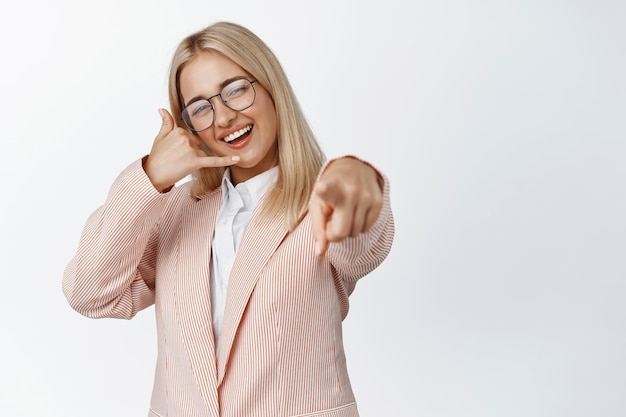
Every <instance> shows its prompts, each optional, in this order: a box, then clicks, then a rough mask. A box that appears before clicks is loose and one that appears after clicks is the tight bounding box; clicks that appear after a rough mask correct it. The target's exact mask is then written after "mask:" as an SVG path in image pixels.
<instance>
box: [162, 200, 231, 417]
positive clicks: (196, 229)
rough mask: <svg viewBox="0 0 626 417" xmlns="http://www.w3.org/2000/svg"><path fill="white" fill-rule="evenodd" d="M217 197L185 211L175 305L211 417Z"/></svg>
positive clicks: (214, 400) (215, 410)
mask: <svg viewBox="0 0 626 417" xmlns="http://www.w3.org/2000/svg"><path fill="white" fill-rule="evenodd" d="M214 193H215V194H217V195H213V193H211V195H209V196H206V197H205V198H203V199H201V200H199V201H193V202H191V203H190V204H189V205H188V206H187V207H186V208H185V210H184V213H183V218H182V223H181V232H180V240H179V242H178V251H179V253H178V261H177V276H176V284H175V294H174V302H175V303H176V308H175V311H176V314H177V315H178V322H179V323H181V325H180V332H181V335H182V338H183V340H184V346H185V347H186V349H187V359H188V360H189V361H190V363H191V368H192V370H193V373H194V377H195V379H196V383H197V385H198V387H199V390H200V393H201V394H202V397H203V398H204V399H205V402H206V404H207V406H208V407H209V409H211V410H212V411H213V413H212V414H211V415H218V412H219V402H218V398H217V367H216V361H215V338H214V336H213V322H212V316H211V284H210V279H211V270H210V268H211V240H212V238H213V230H214V228H215V218H216V217H217V212H218V210H219V206H220V201H221V190H220V189H218V190H216V191H215V192H214Z"/></svg>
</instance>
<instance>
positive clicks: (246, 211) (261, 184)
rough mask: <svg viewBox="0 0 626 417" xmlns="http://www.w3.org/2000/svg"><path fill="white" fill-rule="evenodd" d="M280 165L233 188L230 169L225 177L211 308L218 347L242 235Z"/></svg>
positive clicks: (214, 250)
mask: <svg viewBox="0 0 626 417" xmlns="http://www.w3.org/2000/svg"><path fill="white" fill-rule="evenodd" d="M277 178H278V166H275V167H273V168H271V169H268V170H267V171H265V172H263V173H261V174H259V175H257V176H256V177H253V178H250V179H249V180H248V181H245V182H242V183H239V184H237V186H233V183H232V182H231V180H230V168H228V169H226V172H224V177H223V178H222V207H221V208H220V211H219V213H218V214H217V219H216V220H215V234H214V235H213V244H212V251H211V263H212V274H211V307H212V311H211V312H212V314H213V335H214V337H215V346H216V347H217V345H218V342H219V336H220V333H221V330H222V321H223V319H224V307H225V306H226V292H227V290H228V277H229V275H230V270H231V268H232V267H233V263H234V262H235V256H236V255H237V250H238V249H239V246H240V245H241V240H242V239H243V233H244V231H245V230H246V226H247V225H248V223H249V222H250V219H251V218H252V212H253V211H254V209H255V207H256V206H257V203H258V202H259V200H260V199H261V197H263V195H264V194H265V193H266V192H267V191H268V190H269V189H270V188H271V187H272V186H273V185H274V184H275V183H276V179H277Z"/></svg>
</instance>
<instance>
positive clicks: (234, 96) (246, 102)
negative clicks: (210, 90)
mask: <svg viewBox="0 0 626 417" xmlns="http://www.w3.org/2000/svg"><path fill="white" fill-rule="evenodd" d="M221 96H222V101H223V102H224V104H226V105H227V106H228V107H230V108H231V109H233V110H236V111H241V110H245V109H247V108H248V107H250V106H252V103H254V99H255V97H256V92H255V91H254V87H252V83H251V82H250V81H248V80H246V79H245V78H243V79H240V80H235V81H233V82H232V83H230V84H228V85H226V87H224V89H223V90H222V94H221Z"/></svg>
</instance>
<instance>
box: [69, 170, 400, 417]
mask: <svg viewBox="0 0 626 417" xmlns="http://www.w3.org/2000/svg"><path fill="white" fill-rule="evenodd" d="M384 182H385V185H384V203H383V208H382V211H381V213H380V215H379V217H378V219H377V220H376V222H375V224H374V225H373V226H372V227H371V229H370V230H369V231H368V232H367V233H363V234H361V235H359V236H357V237H354V238H348V239H345V240H344V241H342V242H338V243H331V244H330V245H329V248H328V251H327V253H326V254H325V256H316V255H315V249H314V240H313V237H312V234H311V224H310V218H309V216H308V215H307V216H306V217H305V218H304V219H303V220H302V222H301V223H300V224H299V225H298V226H297V227H296V228H295V229H294V230H293V231H291V232H289V231H288V230H287V229H286V228H285V226H284V222H283V220H284V216H285V213H284V212H277V213H275V214H274V215H273V216H271V218H270V217H268V216H258V215H256V214H254V215H253V217H252V219H251V221H250V223H249V225H248V227H247V229H246V232H245V235H244V238H243V241H242V243H241V246H240V249H239V251H238V254H237V258H236V260H235V263H234V265H233V269H232V271H231V274H230V278H229V284H228V285H229V287H228V292H227V299H226V307H225V311H224V322H223V327H222V332H221V335H220V343H219V345H218V346H215V341H214V337H213V330H212V319H211V296H210V284H209V283H210V274H211V270H210V260H211V241H212V236H213V230H214V222H215V218H216V217H217V213H218V210H219V208H220V204H221V188H219V187H218V189H216V190H215V191H213V192H210V193H207V194H206V195H204V196H202V197H201V198H199V199H196V198H192V197H191V196H190V192H189V183H186V184H182V185H180V186H178V187H175V188H174V189H172V191H170V192H169V193H166V194H161V193H159V192H157V191H156V190H155V189H154V187H153V186H152V184H151V183H150V180H149V179H148V178H147V176H146V175H145V172H144V171H143V169H142V167H141V161H136V162H135V163H133V164H132V165H131V166H129V167H128V168H127V169H126V170H124V172H122V173H121V175H120V176H119V177H118V178H117V179H116V180H115V182H114V184H113V186H112V188H111V190H110V192H109V195H108V197H107V199H106V202H105V204H104V205H103V206H101V207H100V208H99V209H97V210H96V211H95V212H94V213H93V214H92V215H91V216H90V217H89V219H88V220H87V223H86V225H85V227H84V230H83V233H82V235H81V238H80V242H79V245H78V249H77V252H76V254H75V256H74V257H73V259H72V260H71V261H70V262H69V264H68V266H67V267H66V269H65V272H64V275H63V292H64V294H65V296H66V297H67V299H68V301H69V303H70V305H71V306H72V308H74V309H75V310H76V311H78V312H79V313H81V314H83V315H85V316H87V317H91V318H102V317H113V318H123V319H130V318H132V317H133V316H134V315H135V314H136V313H137V312H138V311H139V310H141V309H144V308H146V307H148V306H151V305H153V304H154V306H155V315H156V325H157V340H158V356H157V364H156V372H155V380H154V387H153V392H152V399H151V404H150V409H149V414H148V415H149V416H150V417H159V416H168V417H218V416H228V417H279V416H284V417H291V416H293V417H295V416H299V417H305V416H306V417H357V416H358V412H357V407H356V403H355V398H354V395H353V393H352V389H351V387H350V381H349V378H348V373H347V368H346V360H345V356H344V348H343V342H342V328H341V325H342V320H343V319H344V318H345V316H346V314H347V312H348V296H349V295H350V293H351V292H352V291H353V289H354V286H355V284H356V281H357V280H358V279H359V278H361V277H363V276H364V275H366V274H367V273H369V272H370V271H372V270H373V269H374V268H376V267H377V266H378V265H379V264H380V263H381V262H382V261H383V260H384V259H385V257H386V256H387V254H388V252H389V250H390V249H391V244H392V240H393V234H394V225H393V216H392V213H391V209H390V204H389V184H388V181H387V180H386V179H385V181H384Z"/></svg>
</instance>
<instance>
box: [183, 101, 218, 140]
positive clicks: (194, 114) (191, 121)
mask: <svg viewBox="0 0 626 417" xmlns="http://www.w3.org/2000/svg"><path fill="white" fill-rule="evenodd" d="M183 120H184V121H185V124H186V125H187V127H189V128H190V129H192V130H195V131H197V132H199V131H201V130H205V129H208V128H209V127H211V124H213V105H212V104H211V103H209V101H208V100H198V101H194V102H193V103H191V104H190V105H189V106H187V107H186V108H185V110H183Z"/></svg>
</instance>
